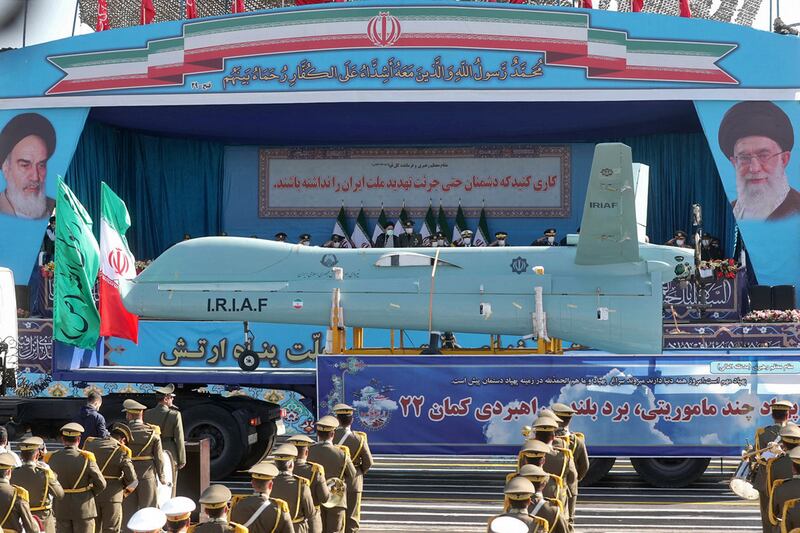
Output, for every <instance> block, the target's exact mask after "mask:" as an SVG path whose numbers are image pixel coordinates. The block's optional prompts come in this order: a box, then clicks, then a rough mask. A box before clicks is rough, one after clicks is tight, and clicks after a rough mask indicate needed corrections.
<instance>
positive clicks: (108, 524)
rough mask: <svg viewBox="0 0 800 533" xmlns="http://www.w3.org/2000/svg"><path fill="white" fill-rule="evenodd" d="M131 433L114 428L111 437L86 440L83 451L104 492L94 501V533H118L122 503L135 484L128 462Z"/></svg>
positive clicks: (116, 426) (129, 462)
mask: <svg viewBox="0 0 800 533" xmlns="http://www.w3.org/2000/svg"><path fill="white" fill-rule="evenodd" d="M130 441H131V430H130V428H129V427H128V426H126V425H125V424H123V423H117V424H114V425H113V426H112V428H111V435H110V436H108V437H105V438H102V439H98V438H95V437H87V438H86V441H85V442H84V443H83V449H84V450H86V451H88V452H92V453H93V454H94V456H95V459H96V460H97V465H98V466H99V467H100V473H101V474H103V477H104V478H105V480H106V488H105V490H104V491H103V492H101V493H100V494H98V495H97V496H96V497H95V499H94V501H95V503H96V504H97V520H96V522H97V523H96V526H97V527H96V531H97V533H119V532H120V530H121V529H122V500H123V498H124V497H125V496H127V495H129V494H130V493H131V492H133V491H134V490H136V486H137V485H138V484H139V481H138V479H137V478H136V472H135V471H134V469H133V463H132V462H131V455H132V454H131V450H130V448H128V447H127V446H126V443H128V442H130Z"/></svg>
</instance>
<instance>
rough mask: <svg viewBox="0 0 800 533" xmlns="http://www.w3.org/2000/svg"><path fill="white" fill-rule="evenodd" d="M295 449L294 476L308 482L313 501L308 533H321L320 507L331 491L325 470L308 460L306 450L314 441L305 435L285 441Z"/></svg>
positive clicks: (295, 436) (294, 436)
mask: <svg viewBox="0 0 800 533" xmlns="http://www.w3.org/2000/svg"><path fill="white" fill-rule="evenodd" d="M287 440H288V441H289V443H290V444H294V446H295V448H297V460H296V461H295V463H294V475H296V476H300V477H303V478H305V479H307V480H308V483H309V485H310V488H311V498H312V499H313V500H314V515H313V516H312V517H311V518H310V519H309V521H308V531H309V533H322V513H321V512H320V506H321V505H322V504H323V503H326V502H327V501H328V498H330V497H331V491H330V489H329V488H328V484H327V482H326V479H325V468H323V467H322V465H320V464H318V463H312V462H311V461H309V460H308V449H309V447H310V446H311V445H312V444H314V441H313V440H311V438H309V437H307V436H306V435H293V436H291V437H289V438H288V439H287Z"/></svg>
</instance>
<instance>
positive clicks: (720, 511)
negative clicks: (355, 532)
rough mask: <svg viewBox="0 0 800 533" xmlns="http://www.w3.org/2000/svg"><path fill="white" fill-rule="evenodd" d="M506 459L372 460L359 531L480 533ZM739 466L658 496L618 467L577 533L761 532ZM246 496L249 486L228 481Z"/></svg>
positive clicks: (584, 505) (592, 495) (585, 501)
mask: <svg viewBox="0 0 800 533" xmlns="http://www.w3.org/2000/svg"><path fill="white" fill-rule="evenodd" d="M513 464H514V463H513V459H512V458H510V457H472V456H471V457H465V456H456V457H453V456H448V457H443V456H378V457H377V458H376V465H375V466H374V467H373V468H372V470H370V472H369V474H368V475H367V477H366V483H365V489H364V500H363V505H362V528H361V530H362V531H364V532H387V533H388V532H391V533H403V532H409V533H410V532H417V531H419V532H422V531H424V532H429V533H433V532H439V531H448V532H463V533H467V532H478V531H481V532H483V531H486V522H487V520H488V518H489V517H490V516H492V515H494V514H497V513H499V512H501V506H502V486H503V482H504V479H505V475H506V473H508V472H510V471H511V470H513ZM736 466H738V461H737V460H734V459H731V460H727V459H726V460H724V461H720V460H715V461H712V463H711V466H710V467H709V469H708V470H707V471H706V473H705V474H704V475H703V477H702V478H700V480H699V481H698V482H696V483H695V484H693V485H691V486H689V487H686V488H681V489H659V488H654V487H650V486H649V485H647V484H646V483H644V482H643V481H641V480H640V479H639V478H638V476H637V475H636V473H635V472H634V471H633V468H631V466H630V463H628V462H627V461H624V460H620V461H617V464H616V465H615V466H614V469H613V470H612V471H611V473H610V474H609V475H608V476H607V477H606V478H605V479H604V480H603V481H601V482H599V483H598V484H597V485H595V486H592V487H585V488H582V489H581V492H580V496H579V500H578V512H577V516H576V531H578V532H579V533H599V532H609V533H610V532H625V533H632V532H647V533H650V532H662V531H663V532H674V531H696V532H703V533H706V532H727V533H732V532H739V531H753V532H756V531H760V521H759V517H758V507H757V505H756V504H755V503H753V502H747V501H744V500H740V499H739V498H738V497H737V496H736V495H735V494H733V493H732V492H731V491H730V489H729V488H728V484H727V481H728V479H729V478H730V476H731V474H732V472H733V471H734V470H735V468H736ZM226 484H227V485H229V486H230V487H231V488H232V489H235V490H237V491H241V492H244V491H246V489H247V485H248V483H247V480H246V478H244V477H237V478H234V479H230V480H226Z"/></svg>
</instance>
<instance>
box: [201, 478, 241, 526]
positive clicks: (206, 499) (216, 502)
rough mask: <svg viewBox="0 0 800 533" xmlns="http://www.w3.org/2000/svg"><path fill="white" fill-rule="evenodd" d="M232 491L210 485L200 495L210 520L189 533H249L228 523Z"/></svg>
mask: <svg viewBox="0 0 800 533" xmlns="http://www.w3.org/2000/svg"><path fill="white" fill-rule="evenodd" d="M230 500H231V491H230V489H228V487H226V486H225V485H209V486H208V488H207V489H206V490H204V491H203V493H202V494H201V495H200V499H199V500H198V501H199V502H200V505H202V506H203V511H205V513H206V516H208V520H206V521H205V522H203V523H202V524H197V525H196V526H192V527H190V528H189V533H248V532H247V528H246V527H244V526H242V525H239V524H237V523H236V522H229V521H228V502H229V501H230Z"/></svg>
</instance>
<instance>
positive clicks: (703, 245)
mask: <svg viewBox="0 0 800 533" xmlns="http://www.w3.org/2000/svg"><path fill="white" fill-rule="evenodd" d="M716 259H722V248H721V247H720V243H719V239H717V238H716V237H714V236H713V235H711V234H710V233H703V238H702V239H700V260H701V261H713V260H716Z"/></svg>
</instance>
